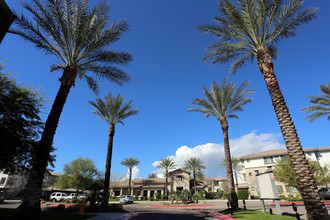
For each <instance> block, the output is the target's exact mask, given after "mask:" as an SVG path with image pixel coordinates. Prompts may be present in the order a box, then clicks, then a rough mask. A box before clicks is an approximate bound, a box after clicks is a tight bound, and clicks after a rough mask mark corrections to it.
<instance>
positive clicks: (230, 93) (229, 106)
mask: <svg viewBox="0 0 330 220" xmlns="http://www.w3.org/2000/svg"><path fill="white" fill-rule="evenodd" d="M247 84H248V82H245V83H243V84H242V85H241V86H240V87H238V88H237V90H236V91H235V87H236V84H235V83H230V82H228V80H227V78H225V79H224V80H223V82H222V85H221V88H220V87H219V84H218V83H217V82H214V83H213V84H212V85H211V92H209V91H207V89H206V88H205V87H202V88H203V91H204V95H205V97H206V98H207V99H206V100H205V99H195V100H194V101H192V104H195V105H199V106H201V107H203V108H192V109H188V110H187V111H198V112H201V113H202V114H205V116H206V117H209V116H215V117H217V119H218V120H219V121H220V125H221V128H222V132H223V142H224V151H225V160H226V168H227V169H226V171H227V178H228V183H229V195H228V201H229V203H230V205H231V207H232V208H237V207H238V198H237V194H236V191H235V184H234V178H233V168H232V162H231V154H230V147H229V137H228V129H229V125H228V120H227V119H228V118H238V116H237V115H236V114H235V113H236V112H238V111H243V108H242V106H243V105H245V104H247V103H249V102H251V101H252V98H246V96H248V95H249V94H251V93H252V92H253V91H252V90H245V86H246V85H247Z"/></svg>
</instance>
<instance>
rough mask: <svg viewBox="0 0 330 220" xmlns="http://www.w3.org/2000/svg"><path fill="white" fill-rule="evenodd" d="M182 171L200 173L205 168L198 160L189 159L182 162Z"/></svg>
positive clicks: (194, 158)
mask: <svg viewBox="0 0 330 220" xmlns="http://www.w3.org/2000/svg"><path fill="white" fill-rule="evenodd" d="M183 169H186V170H191V171H202V170H203V169H206V167H205V166H204V165H203V162H202V161H201V160H200V159H199V158H196V157H191V158H189V159H188V160H186V161H185V162H184V168H183Z"/></svg>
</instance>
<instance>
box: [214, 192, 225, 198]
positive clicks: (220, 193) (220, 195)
mask: <svg viewBox="0 0 330 220" xmlns="http://www.w3.org/2000/svg"><path fill="white" fill-rule="evenodd" d="M223 193H224V192H223V191H222V190H219V191H218V192H217V194H216V195H215V198H217V199H221V198H222V196H223Z"/></svg>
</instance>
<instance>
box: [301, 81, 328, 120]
mask: <svg viewBox="0 0 330 220" xmlns="http://www.w3.org/2000/svg"><path fill="white" fill-rule="evenodd" d="M319 88H320V90H321V91H322V92H323V94H321V95H320V96H307V97H308V98H310V99H311V100H310V101H309V102H310V103H312V104H315V105H313V106H308V107H305V108H302V109H301V110H302V111H304V112H305V113H311V112H314V113H313V114H311V115H309V116H308V117H306V118H305V120H307V119H309V121H310V122H313V121H314V120H315V119H317V118H319V117H321V116H327V120H328V121H329V120H330V82H329V83H327V85H321V86H320V87H319Z"/></svg>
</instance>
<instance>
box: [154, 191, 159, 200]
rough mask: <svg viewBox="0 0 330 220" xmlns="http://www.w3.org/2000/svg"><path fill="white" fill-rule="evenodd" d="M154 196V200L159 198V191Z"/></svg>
mask: <svg viewBox="0 0 330 220" xmlns="http://www.w3.org/2000/svg"><path fill="white" fill-rule="evenodd" d="M154 197H155V199H156V201H158V200H160V193H158V192H157V193H155V195H154Z"/></svg>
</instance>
